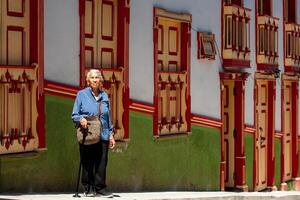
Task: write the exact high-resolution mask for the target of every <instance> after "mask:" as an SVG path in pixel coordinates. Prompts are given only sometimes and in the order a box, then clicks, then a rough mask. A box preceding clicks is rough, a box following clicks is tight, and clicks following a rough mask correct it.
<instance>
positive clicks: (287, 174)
mask: <svg viewBox="0 0 300 200" xmlns="http://www.w3.org/2000/svg"><path fill="white" fill-rule="evenodd" d="M291 99H292V82H291V81H284V97H283V101H284V103H283V105H284V133H283V134H284V135H283V143H284V180H285V181H286V180H289V179H291V178H292V173H291V172H292V159H291V157H292V142H291V140H292V112H291V110H292V102H291Z"/></svg>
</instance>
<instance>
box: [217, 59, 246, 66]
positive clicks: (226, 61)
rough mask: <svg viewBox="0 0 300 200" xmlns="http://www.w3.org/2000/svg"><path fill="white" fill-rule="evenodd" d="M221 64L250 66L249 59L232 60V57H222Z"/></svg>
mask: <svg viewBox="0 0 300 200" xmlns="http://www.w3.org/2000/svg"><path fill="white" fill-rule="evenodd" d="M223 66H224V67H225V68H232V67H239V68H250V67H251V66H250V60H234V59H223Z"/></svg>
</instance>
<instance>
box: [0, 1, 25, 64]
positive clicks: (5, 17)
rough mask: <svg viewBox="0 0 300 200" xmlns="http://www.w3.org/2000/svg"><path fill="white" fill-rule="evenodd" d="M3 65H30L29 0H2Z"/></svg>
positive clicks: (1, 61)
mask: <svg viewBox="0 0 300 200" xmlns="http://www.w3.org/2000/svg"><path fill="white" fill-rule="evenodd" d="M0 4H1V22H0V24H1V26H0V29H1V37H0V40H1V41H0V42H1V52H0V53H1V54H0V56H1V57H0V64H1V65H29V48H30V42H29V41H30V32H29V30H30V27H29V25H30V16H29V7H30V6H29V5H30V1H29V0H15V1H13V0H3V1H1V3H0Z"/></svg>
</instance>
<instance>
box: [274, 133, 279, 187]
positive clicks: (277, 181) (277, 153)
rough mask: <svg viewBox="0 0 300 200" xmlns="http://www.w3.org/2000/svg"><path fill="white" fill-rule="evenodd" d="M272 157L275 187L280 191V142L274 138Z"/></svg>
mask: <svg viewBox="0 0 300 200" xmlns="http://www.w3.org/2000/svg"><path fill="white" fill-rule="evenodd" d="M274 156H275V185H276V186H277V189H280V183H281V181H280V176H281V175H280V174H281V141H280V139H279V138H275V145H274Z"/></svg>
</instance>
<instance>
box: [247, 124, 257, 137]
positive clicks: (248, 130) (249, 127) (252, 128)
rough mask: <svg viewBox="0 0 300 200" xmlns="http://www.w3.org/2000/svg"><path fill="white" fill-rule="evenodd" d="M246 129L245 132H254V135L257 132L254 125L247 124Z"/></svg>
mask: <svg viewBox="0 0 300 200" xmlns="http://www.w3.org/2000/svg"><path fill="white" fill-rule="evenodd" d="M244 131H245V133H249V134H252V135H254V134H255V132H256V130H255V128H254V127H252V126H245V130H244Z"/></svg>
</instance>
